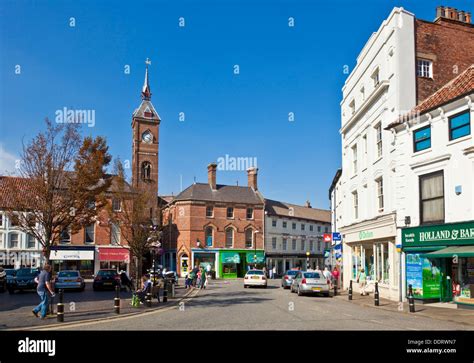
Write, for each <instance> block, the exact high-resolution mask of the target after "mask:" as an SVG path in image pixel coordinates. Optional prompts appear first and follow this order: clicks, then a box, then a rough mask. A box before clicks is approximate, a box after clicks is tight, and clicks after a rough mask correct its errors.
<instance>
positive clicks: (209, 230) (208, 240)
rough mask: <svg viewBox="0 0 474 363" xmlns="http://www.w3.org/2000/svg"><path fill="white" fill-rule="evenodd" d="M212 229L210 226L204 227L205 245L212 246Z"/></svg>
mask: <svg viewBox="0 0 474 363" xmlns="http://www.w3.org/2000/svg"><path fill="white" fill-rule="evenodd" d="M212 232H213V230H212V227H206V233H205V234H206V235H205V238H206V246H207V247H212V245H213V238H212V236H213V233H212Z"/></svg>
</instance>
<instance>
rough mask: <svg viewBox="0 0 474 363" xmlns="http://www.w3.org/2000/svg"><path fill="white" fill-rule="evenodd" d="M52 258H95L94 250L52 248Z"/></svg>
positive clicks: (68, 259) (73, 259) (79, 259)
mask: <svg viewBox="0 0 474 363" xmlns="http://www.w3.org/2000/svg"><path fill="white" fill-rule="evenodd" d="M49 259H50V260H66V261H81V260H93V259H94V251H93V250H89V251H80V250H52V251H51V254H50V256H49Z"/></svg>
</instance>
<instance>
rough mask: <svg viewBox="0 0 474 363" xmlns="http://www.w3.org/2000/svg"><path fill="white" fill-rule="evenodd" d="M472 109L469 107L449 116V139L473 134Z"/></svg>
mask: <svg viewBox="0 0 474 363" xmlns="http://www.w3.org/2000/svg"><path fill="white" fill-rule="evenodd" d="M470 117H471V111H470V110H469V109H468V110H467V111H465V112H462V113H460V114H458V115H455V116H453V117H450V118H449V140H455V139H458V138H460V137H463V136H467V135H470V134H471V120H470Z"/></svg>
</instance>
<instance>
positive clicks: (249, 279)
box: [244, 270, 267, 288]
mask: <svg viewBox="0 0 474 363" xmlns="http://www.w3.org/2000/svg"><path fill="white" fill-rule="evenodd" d="M249 286H263V287H265V288H266V287H267V277H266V276H265V272H263V271H262V270H250V271H247V273H246V274H245V277H244V288H246V287H249Z"/></svg>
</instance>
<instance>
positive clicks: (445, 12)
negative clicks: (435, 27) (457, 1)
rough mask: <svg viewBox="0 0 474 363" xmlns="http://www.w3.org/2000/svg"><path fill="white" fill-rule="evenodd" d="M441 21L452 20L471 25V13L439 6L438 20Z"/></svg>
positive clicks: (437, 9) (437, 11) (437, 10)
mask: <svg viewBox="0 0 474 363" xmlns="http://www.w3.org/2000/svg"><path fill="white" fill-rule="evenodd" d="M439 19H451V20H456V21H460V22H462V23H467V24H471V13H470V12H468V11H464V10H458V9H456V8H452V7H450V6H438V7H436V20H437V21H438V20H439Z"/></svg>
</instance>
